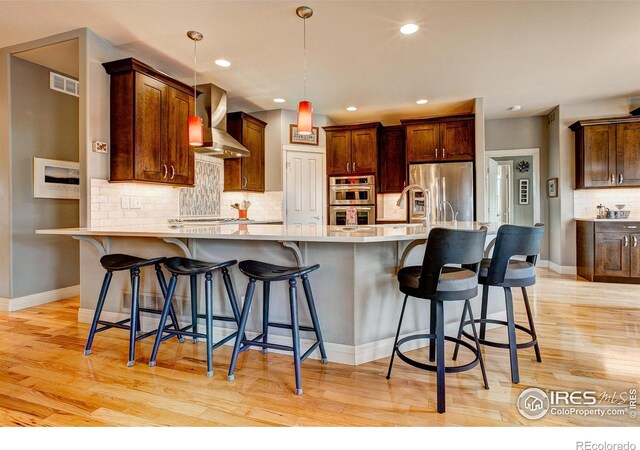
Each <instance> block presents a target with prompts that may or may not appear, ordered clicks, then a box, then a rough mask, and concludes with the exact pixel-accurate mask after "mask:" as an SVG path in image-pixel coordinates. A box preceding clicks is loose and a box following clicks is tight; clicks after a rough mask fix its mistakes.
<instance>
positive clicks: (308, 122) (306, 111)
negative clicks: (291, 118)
mask: <svg viewBox="0 0 640 450" xmlns="http://www.w3.org/2000/svg"><path fill="white" fill-rule="evenodd" d="M312 133H313V105H312V104H311V102H310V101H308V100H302V101H301V102H300V103H299V104H298V134H302V135H310V134H312Z"/></svg>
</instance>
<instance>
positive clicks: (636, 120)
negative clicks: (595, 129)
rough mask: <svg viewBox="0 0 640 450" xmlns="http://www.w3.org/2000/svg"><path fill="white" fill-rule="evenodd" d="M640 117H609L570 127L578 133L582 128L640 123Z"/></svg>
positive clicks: (575, 123)
mask: <svg viewBox="0 0 640 450" xmlns="http://www.w3.org/2000/svg"><path fill="white" fill-rule="evenodd" d="M639 122H640V116H628V117H608V118H605V119H586V120H578V121H577V122H574V123H572V124H571V125H569V128H570V129H571V130H572V131H578V130H579V129H580V128H583V127H588V126H593V125H616V124H619V123H639Z"/></svg>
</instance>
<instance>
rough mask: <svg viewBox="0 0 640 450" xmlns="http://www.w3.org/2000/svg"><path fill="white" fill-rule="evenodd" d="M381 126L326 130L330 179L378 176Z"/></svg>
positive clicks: (366, 124)
mask: <svg viewBox="0 0 640 450" xmlns="http://www.w3.org/2000/svg"><path fill="white" fill-rule="evenodd" d="M380 126H381V124H380V122H373V123H361V124H356V125H333V126H328V127H324V130H325V132H326V137H327V175H328V176H334V175H352V174H359V175H364V174H374V175H375V174H376V172H377V171H378V130H379V128H380Z"/></svg>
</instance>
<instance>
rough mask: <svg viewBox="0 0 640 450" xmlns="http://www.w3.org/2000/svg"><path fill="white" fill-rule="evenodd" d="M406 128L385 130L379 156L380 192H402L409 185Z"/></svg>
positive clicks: (381, 135) (381, 138)
mask: <svg viewBox="0 0 640 450" xmlns="http://www.w3.org/2000/svg"><path fill="white" fill-rule="evenodd" d="M404 133H405V131H404V127H393V128H392V129H383V130H382V132H381V133H380V151H379V154H378V164H379V170H378V192H379V193H381V194H384V193H395V192H402V189H404V187H405V186H406V183H407V163H406V158H405V146H404V145H405V138H404Z"/></svg>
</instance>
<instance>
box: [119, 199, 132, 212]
mask: <svg viewBox="0 0 640 450" xmlns="http://www.w3.org/2000/svg"><path fill="white" fill-rule="evenodd" d="M120 203H121V205H120V206H121V207H122V209H129V204H130V202H129V197H122V198H120Z"/></svg>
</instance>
